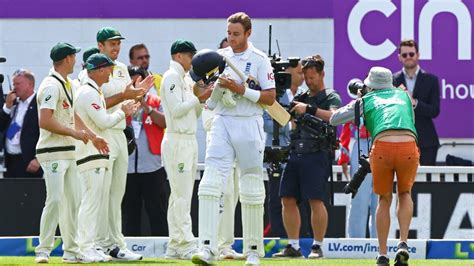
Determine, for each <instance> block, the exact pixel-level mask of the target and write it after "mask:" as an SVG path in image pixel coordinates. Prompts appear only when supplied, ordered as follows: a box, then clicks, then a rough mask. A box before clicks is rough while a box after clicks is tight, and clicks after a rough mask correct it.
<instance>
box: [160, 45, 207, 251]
mask: <svg viewBox="0 0 474 266" xmlns="http://www.w3.org/2000/svg"><path fill="white" fill-rule="evenodd" d="M195 53H196V48H195V47H194V44H193V43H192V42H190V41H186V40H176V41H175V42H173V44H172V45H171V57H172V60H171V62H170V68H169V69H168V70H167V71H166V72H165V74H164V75H163V80H162V82H161V97H162V98H161V99H162V104H163V111H164V113H165V120H166V126H167V128H166V131H165V135H164V137H163V142H162V144H161V151H162V158H163V165H164V167H165V170H166V173H167V174H168V178H169V182H170V188H171V194H170V198H169V204H168V229H169V242H168V247H167V250H166V257H167V258H172V259H191V256H192V255H193V254H194V253H196V251H197V243H196V240H195V238H194V235H193V232H192V222H191V213H190V212H191V198H192V195H193V188H194V180H195V177H196V167H197V160H198V151H197V141H196V130H197V118H198V117H199V115H200V113H201V111H202V106H201V102H203V101H205V100H206V99H207V98H208V97H209V96H210V92H211V90H210V89H208V90H207V91H204V92H203V93H202V94H201V95H199V96H198V97H199V98H198V97H197V96H196V95H194V94H193V86H192V81H191V80H190V78H189V77H188V76H186V74H187V73H188V71H189V70H190V69H191V60H192V58H193V56H194V54H195Z"/></svg>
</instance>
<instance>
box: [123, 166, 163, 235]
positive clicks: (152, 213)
mask: <svg viewBox="0 0 474 266" xmlns="http://www.w3.org/2000/svg"><path fill="white" fill-rule="evenodd" d="M169 195H170V186H169V182H168V180H167V179H166V172H165V169H164V168H163V167H162V168H160V169H159V170H157V171H155V172H151V173H135V174H128V175H127V185H126V189H125V195H124V197H123V201H122V231H123V234H124V235H125V236H142V235H148V234H146V232H144V230H143V229H144V228H142V224H143V223H142V217H143V216H142V209H143V207H144V209H145V212H146V214H147V216H148V221H149V224H150V235H152V236H168V222H167V212H168V198H169Z"/></svg>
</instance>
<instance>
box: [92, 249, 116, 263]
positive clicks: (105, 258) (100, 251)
mask: <svg viewBox="0 0 474 266" xmlns="http://www.w3.org/2000/svg"><path fill="white" fill-rule="evenodd" d="M95 253H96V254H97V255H98V256H99V257H100V258H101V259H102V260H101V261H102V262H109V261H111V260H112V257H111V256H109V255H107V254H105V252H104V250H103V249H102V248H101V247H96V248H95Z"/></svg>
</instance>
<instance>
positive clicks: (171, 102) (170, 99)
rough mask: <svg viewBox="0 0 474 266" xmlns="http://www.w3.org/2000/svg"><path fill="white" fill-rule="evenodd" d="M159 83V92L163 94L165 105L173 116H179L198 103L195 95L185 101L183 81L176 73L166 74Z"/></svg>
mask: <svg viewBox="0 0 474 266" xmlns="http://www.w3.org/2000/svg"><path fill="white" fill-rule="evenodd" d="M161 85H162V88H161V93H163V94H164V95H165V99H166V101H167V107H168V108H169V109H170V113H171V115H172V116H173V117H174V118H180V117H182V116H184V115H185V114H187V113H188V112H189V111H191V110H192V109H193V108H196V106H198V105H200V103H199V100H198V98H197V97H192V98H190V99H189V100H187V101H185V100H184V97H183V95H184V90H183V87H182V86H183V83H182V81H180V80H179V78H178V76H177V75H169V76H167V77H166V78H165V79H164V80H163V83H162V84H161Z"/></svg>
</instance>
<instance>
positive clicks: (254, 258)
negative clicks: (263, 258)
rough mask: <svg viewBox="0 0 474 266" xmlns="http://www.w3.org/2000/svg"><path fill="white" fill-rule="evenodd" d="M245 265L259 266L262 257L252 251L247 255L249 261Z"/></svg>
mask: <svg viewBox="0 0 474 266" xmlns="http://www.w3.org/2000/svg"><path fill="white" fill-rule="evenodd" d="M245 265H251V266H259V265H260V256H259V255H258V253H257V252H254V251H251V252H249V253H248V254H247V261H245Z"/></svg>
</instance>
